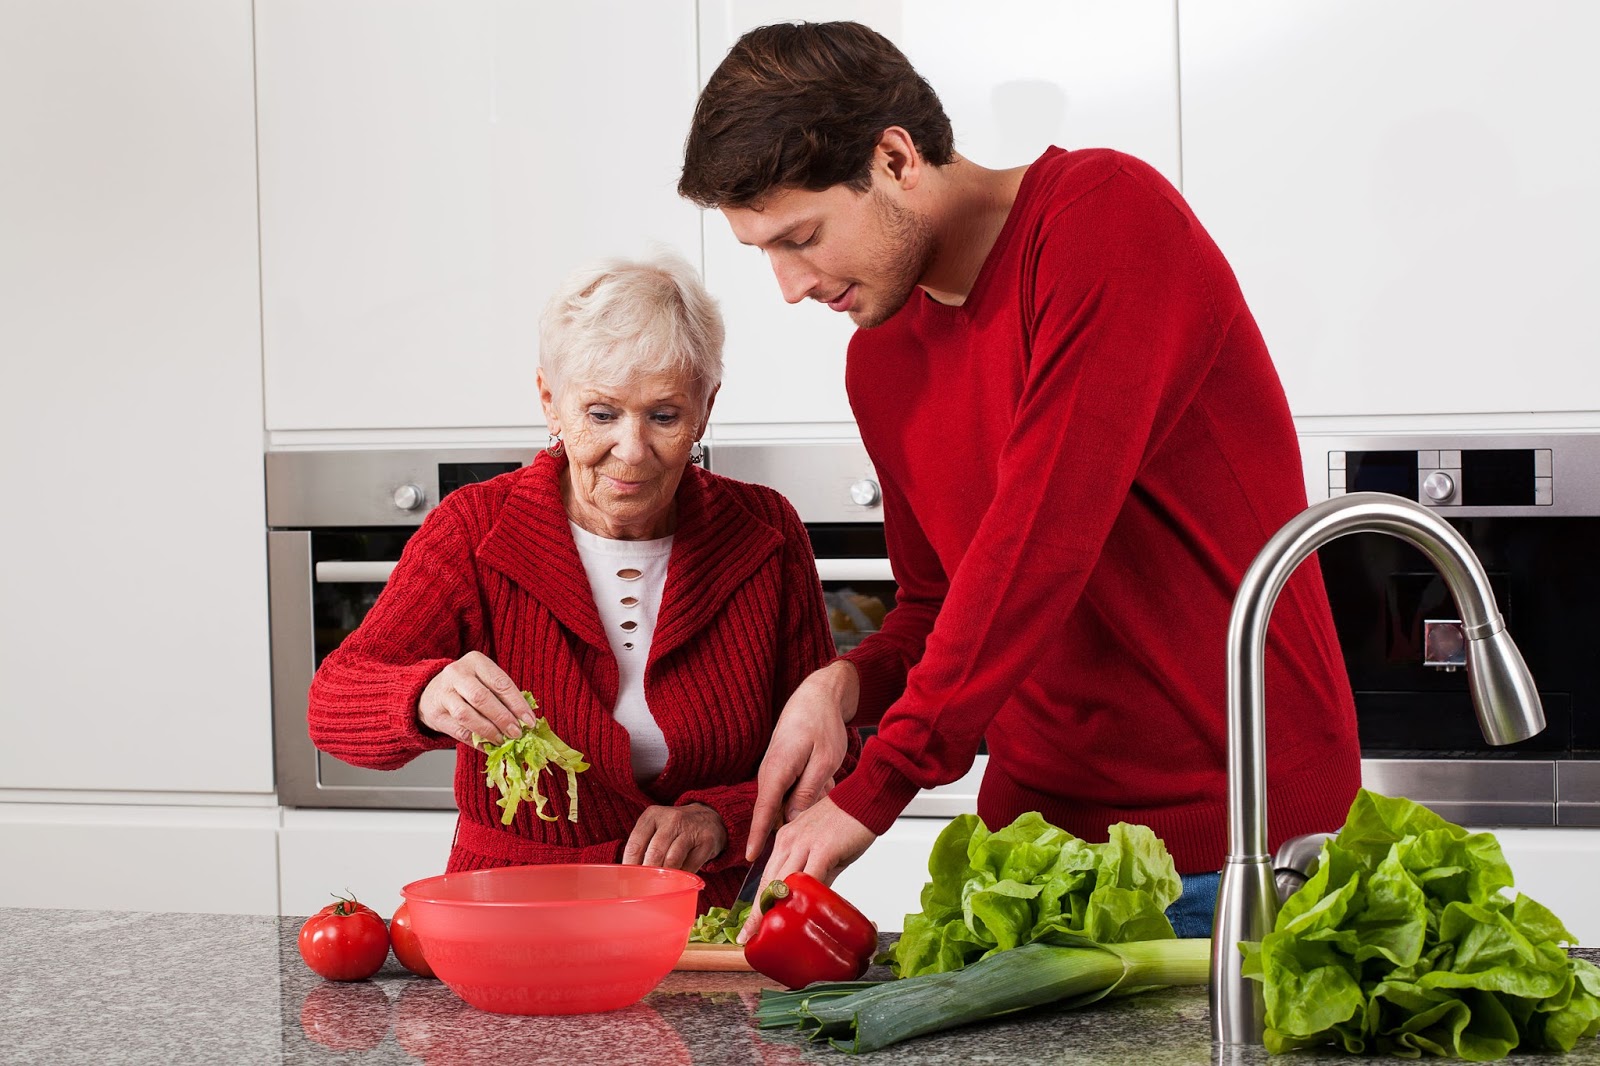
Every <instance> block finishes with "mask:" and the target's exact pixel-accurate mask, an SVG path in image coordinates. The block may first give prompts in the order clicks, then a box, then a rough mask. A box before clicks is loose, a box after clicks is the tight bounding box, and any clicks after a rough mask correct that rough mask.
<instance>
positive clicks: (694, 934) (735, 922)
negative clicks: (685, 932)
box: [689, 899, 750, 944]
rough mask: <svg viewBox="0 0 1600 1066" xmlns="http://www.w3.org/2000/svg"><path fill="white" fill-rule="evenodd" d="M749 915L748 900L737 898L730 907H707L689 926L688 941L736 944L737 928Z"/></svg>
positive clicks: (740, 926)
mask: <svg viewBox="0 0 1600 1066" xmlns="http://www.w3.org/2000/svg"><path fill="white" fill-rule="evenodd" d="M749 916H750V901H749V900H743V899H741V900H738V901H736V902H735V903H734V905H733V906H732V907H708V908H706V912H705V913H704V914H702V915H701V916H700V917H698V918H696V919H695V920H694V925H692V926H690V927H689V943H691V944H736V943H738V937H739V930H740V929H741V928H743V926H744V920H745V919H746V918H748V917H749Z"/></svg>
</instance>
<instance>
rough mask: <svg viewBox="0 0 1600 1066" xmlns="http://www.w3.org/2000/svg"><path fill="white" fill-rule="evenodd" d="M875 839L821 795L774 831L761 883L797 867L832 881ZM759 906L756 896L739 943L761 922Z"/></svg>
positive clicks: (781, 875) (858, 823)
mask: <svg viewBox="0 0 1600 1066" xmlns="http://www.w3.org/2000/svg"><path fill="white" fill-rule="evenodd" d="M877 839H878V837H877V834H876V833H874V832H873V831H872V830H870V829H868V828H867V827H866V826H864V825H862V824H861V823H860V822H858V821H856V820H855V819H854V818H852V817H850V815H848V814H846V813H844V811H842V810H840V809H839V808H838V806H837V805H835V804H834V802H833V801H832V800H831V799H827V798H826V797H824V798H823V799H820V800H818V801H817V802H816V803H814V804H812V805H811V806H810V807H808V808H806V809H805V810H804V811H802V812H801V813H800V814H799V815H797V816H796V817H795V819H794V821H792V822H789V823H788V824H786V825H784V826H783V827H782V828H781V829H779V830H778V831H777V833H776V834H774V836H773V843H772V856H771V857H770V858H769V859H767V868H766V869H765V870H764V871H763V872H762V874H761V884H762V885H766V884H767V883H768V882H770V881H781V880H782V879H783V878H785V877H787V876H788V875H789V874H792V873H794V872H795V871H796V870H803V871H805V872H806V873H808V874H810V875H811V876H812V877H815V878H816V879H817V880H818V881H821V882H822V883H823V884H825V885H831V884H832V883H833V879H834V878H836V877H838V876H839V874H840V873H841V872H843V870H844V868H845V867H846V866H849V865H850V864H851V863H853V862H855V861H856V860H857V859H859V858H860V857H861V856H862V854H863V853H865V852H866V850H867V848H869V847H871V845H872V842H873V841H874V840H877ZM759 906H760V897H759V896H758V897H757V902H756V907H752V908H751V909H750V917H749V918H748V919H747V920H746V921H745V923H744V928H743V929H741V930H739V943H741V944H743V943H744V942H745V941H747V940H749V939H750V938H751V937H752V936H754V935H755V932H756V928H757V927H758V926H760V924H761V915H760V913H759V911H758V910H757V907H759Z"/></svg>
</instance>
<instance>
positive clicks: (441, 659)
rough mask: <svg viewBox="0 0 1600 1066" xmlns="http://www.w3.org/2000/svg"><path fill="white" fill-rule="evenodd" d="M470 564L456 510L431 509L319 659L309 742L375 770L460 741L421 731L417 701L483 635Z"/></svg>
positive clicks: (479, 606) (470, 560)
mask: <svg viewBox="0 0 1600 1066" xmlns="http://www.w3.org/2000/svg"><path fill="white" fill-rule="evenodd" d="M472 566H473V561H472V551H471V546H470V544H469V542H468V540H467V538H466V537H465V536H464V535H463V534H462V531H461V529H460V527H459V525H458V524H457V520H456V518H455V516H454V515H453V514H452V513H451V512H450V511H449V510H446V509H444V508H441V509H439V510H436V511H435V512H434V513H433V514H431V515H429V516H428V518H427V520H426V521H424V522H423V523H422V526H421V527H420V528H419V529H418V530H417V532H416V533H415V534H413V535H412V537H411V539H410V540H409V541H407V542H406V547H405V551H404V552H402V553H401V556H400V561H399V564H398V565H397V566H396V567H395V569H394V573H393V574H392V575H391V576H390V578H389V583H388V584H387V585H386V586H385V588H384V590H383V592H382V593H381V594H380V595H379V596H378V601H377V603H375V604H374V605H373V607H372V609H371V610H369V611H368V612H367V615H366V617H365V618H364V619H363V620H362V622H361V624H360V625H359V626H358V627H357V628H356V630H355V631H354V632H353V633H351V634H350V635H349V636H348V637H346V638H345V640H344V643H342V644H340V645H339V647H338V648H337V649H335V650H334V652H333V653H332V654H331V655H329V656H328V657H327V658H326V659H324V660H323V661H322V665H321V666H319V667H318V668H317V673H316V676H315V677H314V678H312V681H311V692H310V699H309V706H308V709H307V718H308V722H309V726H310V733H311V740H312V743H314V744H316V746H317V747H319V748H321V749H322V750H323V751H325V752H327V753H328V754H330V755H333V756H336V757H338V758H340V759H343V760H344V761H345V762H348V763H351V764H353V765H356V766H365V767H368V768H371V769H374V770H392V769H394V768H395V767H398V766H403V765H404V764H405V763H407V762H409V761H410V760H411V759H413V758H415V757H416V756H418V755H420V754H422V753H423V752H425V751H429V750H432V749H436V748H444V749H447V748H451V747H454V746H455V743H456V742H455V741H454V740H453V739H452V738H450V737H445V736H440V735H437V734H434V733H433V732H432V731H428V732H424V731H423V729H422V726H421V723H420V722H419V721H418V719H417V701H418V700H419V699H420V698H421V696H422V690H423V689H424V688H426V687H427V685H428V682H429V681H431V680H433V678H434V675H436V674H438V673H439V671H440V670H443V669H444V668H445V667H446V666H448V665H449V664H450V663H452V662H454V661H455V660H456V659H458V658H460V657H461V656H462V655H464V654H466V652H467V651H469V650H471V649H472V648H474V647H478V646H480V644H481V641H482V638H483V634H484V620H483V617H482V609H481V605H480V600H479V597H478V594H477V591H476V582H475V581H474V580H473V578H472V577H471V576H470V575H471V574H472V573H473V570H472Z"/></svg>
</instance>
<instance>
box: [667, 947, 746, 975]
mask: <svg viewBox="0 0 1600 1066" xmlns="http://www.w3.org/2000/svg"><path fill="white" fill-rule="evenodd" d="M673 969H674V970H744V971H745V972H747V973H748V972H752V971H754V969H755V967H753V966H751V965H750V964H749V963H748V962H746V961H745V957H744V948H743V947H742V946H740V945H738V944H690V945H688V946H687V947H685V948H684V949H683V954H682V955H681V956H680V957H679V958H678V964H677V965H676V966H674V967H673Z"/></svg>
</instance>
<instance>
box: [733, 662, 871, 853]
mask: <svg viewBox="0 0 1600 1066" xmlns="http://www.w3.org/2000/svg"><path fill="white" fill-rule="evenodd" d="M860 694H861V678H860V676H859V675H858V674H857V673H856V668H855V666H854V665H853V664H851V663H849V662H847V661H845V660H843V659H838V660H835V661H834V662H831V663H829V664H828V665H827V666H824V667H823V668H822V669H820V670H817V671H816V672H814V673H812V674H811V675H810V676H809V677H807V678H806V679H805V680H804V681H802V682H800V685H799V687H798V688H796V689H795V690H794V694H793V695H791V696H790V697H789V702H788V703H786V704H784V706H783V713H781V714H780V715H779V716H778V724H777V725H776V726H775V727H774V728H773V730H772V741H771V742H770V743H769V744H768V745H767V754H766V755H765V756H764V757H763V758H762V760H761V770H760V771H759V772H758V773H757V775H756V805H755V811H754V813H753V814H752V816H751V819H750V840H749V843H747V844H746V845H745V858H747V859H749V860H750V861H751V862H754V861H755V860H756V859H757V858H758V857H759V856H760V855H761V851H762V849H763V848H764V847H765V846H766V843H767V837H768V836H769V835H770V834H771V833H772V831H773V830H774V829H776V828H777V826H778V823H779V821H780V817H779V815H780V814H781V815H782V818H781V820H782V821H793V820H794V819H795V818H796V817H798V816H799V815H800V814H801V813H802V812H803V811H805V810H806V809H807V808H808V807H810V806H811V805H812V804H814V803H816V802H817V801H818V800H820V799H822V797H824V796H826V795H827V794H828V791H829V790H830V789H831V788H833V777H834V774H836V773H838V772H839V767H840V766H841V765H842V764H843V763H844V756H845V750H846V748H847V746H848V744H849V735H848V731H847V730H846V729H845V723H847V722H849V721H850V719H852V718H854V717H855V713H856V700H857V698H858V697H859V696H860Z"/></svg>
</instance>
